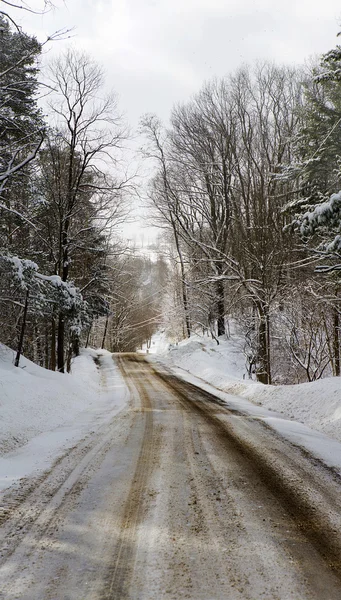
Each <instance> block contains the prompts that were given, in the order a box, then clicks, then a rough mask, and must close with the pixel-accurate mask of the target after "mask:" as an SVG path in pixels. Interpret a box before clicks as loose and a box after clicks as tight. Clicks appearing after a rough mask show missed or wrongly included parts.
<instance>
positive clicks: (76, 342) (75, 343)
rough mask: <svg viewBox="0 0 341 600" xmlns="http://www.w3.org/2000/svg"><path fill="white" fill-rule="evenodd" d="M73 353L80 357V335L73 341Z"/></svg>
mask: <svg viewBox="0 0 341 600" xmlns="http://www.w3.org/2000/svg"><path fill="white" fill-rule="evenodd" d="M72 351H73V353H74V355H75V356H79V335H76V336H75V337H74V338H73V341H72Z"/></svg>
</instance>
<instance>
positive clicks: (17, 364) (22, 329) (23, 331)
mask: <svg viewBox="0 0 341 600" xmlns="http://www.w3.org/2000/svg"><path fill="white" fill-rule="evenodd" d="M28 296H29V291H28V290H27V291H26V298H25V306H24V313H23V317H22V323H21V331H20V337H19V343H18V350H17V355H16V357H15V362H14V366H15V367H19V361H20V356H21V353H22V348H23V344H24V335H25V328H26V317H27V309H28Z"/></svg>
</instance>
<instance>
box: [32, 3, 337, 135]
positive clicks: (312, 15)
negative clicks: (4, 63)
mask: <svg viewBox="0 0 341 600" xmlns="http://www.w3.org/2000/svg"><path fill="white" fill-rule="evenodd" d="M30 4H31V5H32V4H33V3H32V2H31V3H30ZM34 4H35V6H36V7H38V6H41V5H42V2H41V1H40V0H34ZM55 4H56V6H57V8H56V9H55V10H54V11H53V12H50V13H49V14H48V15H45V16H44V17H39V16H33V15H31V16H28V15H25V16H23V13H21V22H22V25H23V27H24V29H26V30H27V32H34V33H36V34H37V35H38V37H39V38H40V39H42V38H43V37H44V35H45V34H47V33H51V32H53V31H54V30H55V29H59V28H62V27H74V28H75V29H74V36H75V37H74V38H73V41H72V43H73V44H74V45H75V46H76V47H77V48H82V49H84V50H86V51H87V52H89V53H91V54H92V55H93V56H94V57H95V58H96V60H98V62H100V63H101V64H102V65H103V66H104V68H105V71H106V76H107V81H108V87H110V88H114V89H115V90H116V92H117V93H118V95H119V98H120V106H121V109H122V110H123V111H124V112H125V113H126V115H127V118H128V121H129V122H130V123H131V125H132V126H136V125H137V123H138V120H139V117H140V116H141V115H142V114H144V113H146V112H155V113H157V114H158V115H159V116H160V117H161V118H162V119H167V117H168V115H169V112H170V109H171V107H172V105H173V104H174V103H176V102H179V101H185V100H186V99H188V98H189V97H190V96H191V94H193V93H194V92H195V91H197V90H198V89H199V88H200V87H201V84H202V83H203V81H205V80H207V79H210V78H211V77H213V76H223V75H225V74H226V73H229V72H231V71H234V70H235V69H236V68H237V67H238V66H240V65H241V64H243V63H252V62H253V61H254V60H256V59H270V60H274V61H275V62H279V63H290V64H293V63H302V62H304V60H306V59H308V58H309V56H312V55H316V54H321V53H323V52H326V51H327V50H329V49H330V48H332V47H333V46H335V44H336V43H337V39H336V34H337V32H338V31H339V29H341V4H340V1H339V0H320V1H318V2H317V1H316V0H281V1H280V2H279V1H278V0H277V2H276V1H274V0H92V1H91V0H65V3H63V1H62V0H56V2H55ZM67 43H70V42H69V41H68V42H66V41H65V42H58V43H55V44H54V45H53V49H52V50H51V51H50V52H52V53H55V52H60V51H61V49H62V47H63V46H64V45H65V44H67Z"/></svg>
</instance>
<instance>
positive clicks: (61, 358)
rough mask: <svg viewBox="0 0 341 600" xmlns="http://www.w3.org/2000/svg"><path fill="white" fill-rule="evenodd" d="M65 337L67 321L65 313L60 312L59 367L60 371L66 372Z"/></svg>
mask: <svg viewBox="0 0 341 600" xmlns="http://www.w3.org/2000/svg"><path fill="white" fill-rule="evenodd" d="M64 337H65V321H64V315H63V314H62V313H60V314H59V321H58V337H57V369H58V371H59V372H60V373H64Z"/></svg>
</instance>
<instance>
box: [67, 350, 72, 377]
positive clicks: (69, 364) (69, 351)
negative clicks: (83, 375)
mask: <svg viewBox="0 0 341 600" xmlns="http://www.w3.org/2000/svg"><path fill="white" fill-rule="evenodd" d="M71 359H72V344H71V343H70V344H69V347H68V351H67V359H66V370H67V372H68V373H70V371H71Z"/></svg>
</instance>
